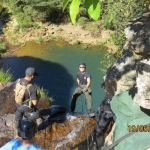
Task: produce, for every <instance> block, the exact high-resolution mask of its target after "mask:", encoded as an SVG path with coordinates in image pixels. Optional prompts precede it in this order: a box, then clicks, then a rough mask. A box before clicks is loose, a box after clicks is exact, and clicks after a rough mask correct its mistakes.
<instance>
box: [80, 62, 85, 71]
mask: <svg viewBox="0 0 150 150" xmlns="http://www.w3.org/2000/svg"><path fill="white" fill-rule="evenodd" d="M79 70H80V72H85V70H86V64H85V63H84V62H81V63H79Z"/></svg>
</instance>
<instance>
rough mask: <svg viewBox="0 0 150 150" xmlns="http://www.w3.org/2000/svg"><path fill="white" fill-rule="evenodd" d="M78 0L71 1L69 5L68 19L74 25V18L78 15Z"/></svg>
mask: <svg viewBox="0 0 150 150" xmlns="http://www.w3.org/2000/svg"><path fill="white" fill-rule="evenodd" d="M80 2H81V1H80V0H72V3H71V4H70V18H71V21H72V23H73V24H75V23H76V17H77V14H78V13H79V6H80Z"/></svg>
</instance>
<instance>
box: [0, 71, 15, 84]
mask: <svg viewBox="0 0 150 150" xmlns="http://www.w3.org/2000/svg"><path fill="white" fill-rule="evenodd" d="M12 79H13V75H12V74H11V73H10V70H7V71H4V70H3V69H0V82H11V81H12Z"/></svg>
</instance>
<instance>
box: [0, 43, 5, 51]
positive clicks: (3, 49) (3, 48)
mask: <svg viewBox="0 0 150 150" xmlns="http://www.w3.org/2000/svg"><path fill="white" fill-rule="evenodd" d="M4 52H6V44H5V43H4V42H3V41H2V40H0V53H4Z"/></svg>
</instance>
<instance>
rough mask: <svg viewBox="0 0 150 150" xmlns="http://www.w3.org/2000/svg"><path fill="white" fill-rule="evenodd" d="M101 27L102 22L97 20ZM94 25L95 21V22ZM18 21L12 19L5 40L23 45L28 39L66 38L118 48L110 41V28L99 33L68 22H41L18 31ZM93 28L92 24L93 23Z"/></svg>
mask: <svg viewBox="0 0 150 150" xmlns="http://www.w3.org/2000/svg"><path fill="white" fill-rule="evenodd" d="M96 23H97V24H98V26H99V27H100V28H101V23H100V22H96ZM93 25H94V23H93ZM16 26H17V22H16V20H15V19H14V20H13V21H10V22H9V23H8V24H7V25H6V28H5V32H4V33H5V40H7V41H9V43H11V44H13V45H16V44H17V45H18V44H19V45H22V44H24V43H25V42H26V41H36V42H38V43H40V42H43V41H50V40H64V41H67V42H68V43H69V44H80V43H85V44H92V45H105V46H106V47H109V48H108V49H110V48H111V49H114V50H115V49H116V47H115V46H114V45H113V44H112V43H110V42H108V39H109V38H110V34H111V31H110V30H101V29H100V30H99V32H98V33H97V34H95V33H96V32H94V31H88V30H85V29H84V28H83V26H79V25H72V24H71V23H68V24H60V25H56V24H40V28H39V29H35V28H28V29H27V30H26V31H24V32H23V31H21V30H19V31H17V32H15V31H14V29H15V28H16ZM91 28H92V24H91Z"/></svg>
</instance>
